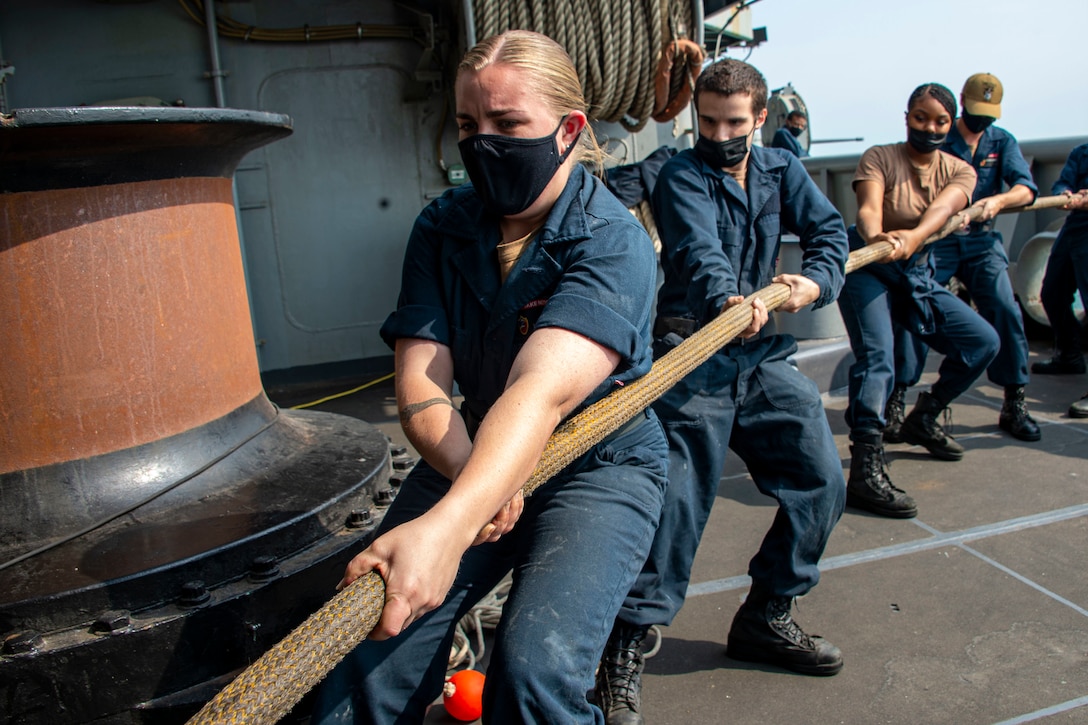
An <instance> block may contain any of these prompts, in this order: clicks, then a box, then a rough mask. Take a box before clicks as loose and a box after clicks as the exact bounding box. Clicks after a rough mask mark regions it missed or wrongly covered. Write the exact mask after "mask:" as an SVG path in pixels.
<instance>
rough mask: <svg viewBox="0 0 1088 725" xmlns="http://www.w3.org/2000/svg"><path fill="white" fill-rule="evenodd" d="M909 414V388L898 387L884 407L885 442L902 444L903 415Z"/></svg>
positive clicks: (893, 389)
mask: <svg viewBox="0 0 1088 725" xmlns="http://www.w3.org/2000/svg"><path fill="white" fill-rule="evenodd" d="M906 412H907V386H906V385H896V386H895V387H894V388H892V395H891V397H890V398H888V403H887V405H885V406H884V422H885V425H884V442H885V443H902V442H903V433H902V431H901V430H900V429H901V428H902V427H903V415H904V414H905V413H906Z"/></svg>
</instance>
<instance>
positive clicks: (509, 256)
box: [495, 227, 540, 284]
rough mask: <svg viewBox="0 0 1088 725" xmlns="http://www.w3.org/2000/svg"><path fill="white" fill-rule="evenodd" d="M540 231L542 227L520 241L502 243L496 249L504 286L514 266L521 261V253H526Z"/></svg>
mask: <svg viewBox="0 0 1088 725" xmlns="http://www.w3.org/2000/svg"><path fill="white" fill-rule="evenodd" d="M539 231H540V227H537V228H536V229H534V230H533V231H531V232H529V233H528V234H526V235H525V236H524V237H522V238H520V239H515V240H514V241H512V242H505V243H501V244H499V246H498V247H496V249H495V251H496V253H497V254H498V259H499V276H500V277H501V278H502V283H503V284H506V278H507V277H509V276H510V272H511V271H512V270H513V269H514V265H515V264H517V263H518V260H519V259H521V253H522V252H524V251H525V248H526V247H528V246H529V242H530V241H532V239H533V237H534V236H535V235H536V233H537V232H539Z"/></svg>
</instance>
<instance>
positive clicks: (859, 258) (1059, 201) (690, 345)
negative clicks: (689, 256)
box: [189, 196, 1069, 725]
mask: <svg viewBox="0 0 1088 725" xmlns="http://www.w3.org/2000/svg"><path fill="white" fill-rule="evenodd" d="M1068 201H1069V199H1068V198H1067V197H1064V196H1050V197H1043V198H1040V199H1037V200H1036V201H1035V203H1034V204H1031V205H1029V206H1025V207H1017V208H1012V209H1005V210H1004V211H1003V212H1002V213H1014V212H1023V211H1038V210H1041V209H1054V208H1058V207H1061V206H1064V205H1065V204H1066V203H1067V202H1068ZM981 212H982V210H981V208H979V207H972V208H969V209H966V210H964V211H962V212H960V213H958V214H956V215H954V216H953V217H952V218H951V219H949V220H948V222H947V223H946V224H945V225H944V226H943V227H942V228H941V229H940V231H938V232H937V233H935V234H933V235H932V236H930V237H929V238H928V239H927V240H926V241H925V244H931V243H933V242H934V241H936V240H938V239H942V238H944V237H946V236H948V235H949V234H951V233H952V232H953V231H954V230H956V229H959V228H960V227H962V226H963V224H964V222H965V220H970V221H976V220H977V219H978V217H979V216H980V214H981ZM892 249H893V247H892V245H891V244H890V243H888V242H880V243H877V244H871V245H869V246H866V247H864V248H862V249H858V250H855V251H853V252H851V253H850V257H849V259H848V261H847V263H846V272H847V273H849V272H852V271H854V270H856V269H859V268H861V267H863V266H865V265H868V264H871V263H873V262H877V261H880V260H882V259H884V258H885V257H887V256H888V255H889V253H890V252H891V251H892ZM789 296H790V288H789V287H788V286H787V285H784V284H779V283H774V284H771V285H769V286H767V287H764V288H763V289H761V290H759V291H757V292H755V293H753V294H751V295H749V296H748V297H747V298H746V299H745V304H741V305H736V306H734V307H730V308H729V309H727V310H726V311H725V312H723V313H722V314H720V315H718V317H717V318H715V319H714V320H713V321H711V322H710V323H708V324H707V325H706V326H704V327H703V328H701V329H700V330H698V331H697V332H695V333H694V334H693V335H692V336H691V337H689V338H688V339H687V340H685V341H684V342H683V343H681V344H680V345H678V346H677V347H675V348H673V349H672V350H671V351H669V352H668V353H667V354H666V355H663V356H662V357H661V358H659V359H658V360H657V361H656V362H655V363H654V365H653V367H652V368H651V369H650V371H649V372H648V373H647V374H646V375H644V376H643V377H641V378H639V379H638V380H636V381H634V382H632V383H630V384H628V385H626V386H624V387H623V388H619V389H618V390H616V391H614V392H613V393H611V394H610V395H609V396H607V397H605V398H603V399H601V400H599V401H598V402H596V403H594V404H593V405H591V406H589V407H588V408H586V409H585V410H583V411H582V412H581V413H579V414H578V415H576V416H573V417H572V418H570V419H569V420H568V421H567V422H565V423H563V424H562V425H561V426H559V427H558V428H557V429H556V430H555V432H554V433H553V434H552V436H551V438H549V440H548V443H547V445H546V447H545V448H544V452H543V454H542V455H541V457H540V462H539V463H538V464H537V466H536V468H535V469H534V471H533V473H532V475H531V476H530V477H529V480H528V481H527V482H526V483H525V486H524V487H523V488H522V491H523V492H524V493H525V495H530V494H532V492H533V491H535V490H536V489H537V488H539V487H540V485H541V484H543V483H544V482H545V481H547V480H549V479H551V478H552V477H553V476H555V475H556V474H557V473H559V472H560V471H561V470H563V469H564V468H565V467H566V466H568V465H569V464H570V463H572V462H573V461H574V460H576V459H577V458H578V457H579V456H581V455H582V454H584V453H585V452H586V451H588V450H589V449H591V448H592V447H593V446H595V445H597V444H598V443H600V442H601V441H602V440H604V438H605V437H606V436H608V435H609V434H610V433H611V432H612V431H614V430H616V429H618V428H619V427H620V426H622V425H623V424H625V423H626V422H627V421H629V420H631V418H633V417H634V416H635V415H637V414H638V413H640V412H642V411H643V410H644V409H645V408H646V407H647V406H649V405H650V403H652V402H653V401H654V400H656V399H657V398H658V397H660V396H661V395H662V394H663V393H664V392H665V391H666V390H668V389H669V388H670V387H672V386H673V385H675V384H676V383H677V382H679V381H680V380H681V379H682V378H683V377H684V376H685V375H687V374H688V373H690V372H691V371H692V370H694V369H695V368H697V367H698V366H699V365H701V364H702V363H704V362H705V361H706V360H708V359H709V358H710V357H711V356H712V355H713V354H714V353H715V352H716V351H718V350H720V349H721V348H722V347H724V346H725V345H726V344H727V343H728V342H729V341H730V340H732V339H733V338H734V337H736V336H737V335H738V334H739V333H740V332H742V331H743V330H744V329H745V328H747V327H748V325H749V324H751V320H752V306H751V302H752V301H753V300H755V299H757V298H758V299H761V300H763V303H764V304H765V305H766V306H767V311H768V312H770V311H771V310H773V309H775V308H777V307H778V306H779V305H781V304H782V303H783V302H785V301H786V300H787V299H789ZM384 604H385V583H384V582H383V581H382V578H381V577H380V576H379V575H378V574H377V572H373V571H372V572H369V573H368V574H366V575H364V576H362V577H360V578H359V579H357V580H356V581H355V582H354V583H352V584H351V585H350V586H348V587H346V588H344V589H343V590H342V591H340V592H339V593H338V594H336V596H334V597H333V598H332V599H331V600H329V602H328V603H326V604H325V605H324V606H322V607H321V609H319V610H318V611H316V612H314V613H313V614H312V615H310V617H308V618H307V619H306V621H304V622H303V623H302V624H300V625H299V626H298V627H297V628H295V630H294V631H292V632H291V633H290V634H289V635H287V637H285V638H284V639H282V640H281V641H280V642H279V643H278V644H276V645H275V646H274V647H272V649H270V650H268V652H266V653H265V654H264V655H262V656H261V657H260V658H258V659H257V661H256V662H254V663H253V664H252V665H250V666H249V667H248V668H246V669H245V670H244V671H243V672H242V673H241V674H239V675H238V677H236V678H235V679H234V680H233V681H232V682H231V683H230V684H229V685H227V686H226V687H225V688H223V690H222V691H221V692H219V694H218V695H216V696H215V697H214V698H213V699H212V700H211V701H210V702H208V703H207V704H206V705H205V706H204V708H203V709H202V710H201V711H200V712H198V713H197V714H196V715H195V716H194V717H193V718H192V719H191V720H190V721H189V723H190V725H207V724H210V723H274V722H277V721H278V720H280V719H281V718H282V717H283V716H284V715H286V714H287V713H288V712H289V711H290V709H291V708H292V707H293V706H294V705H295V703H297V702H298V701H299V700H300V699H302V696H303V695H305V694H306V693H307V692H308V691H309V690H310V689H312V688H313V687H314V686H315V685H317V683H319V682H320V681H321V680H322V679H324V677H325V675H327V674H328V673H329V671H330V670H332V668H333V667H335V666H336V664H337V663H338V662H339V661H340V660H341V659H343V658H344V656H345V655H347V653H348V652H350V651H351V650H352V649H354V648H355V646H356V645H357V644H359V643H360V642H361V641H363V639H365V638H366V636H367V635H368V634H369V633H370V631H371V630H372V629H373V628H374V626H375V625H376V624H377V623H378V620H379V619H380V617H381V613H382V607H383V606H384Z"/></svg>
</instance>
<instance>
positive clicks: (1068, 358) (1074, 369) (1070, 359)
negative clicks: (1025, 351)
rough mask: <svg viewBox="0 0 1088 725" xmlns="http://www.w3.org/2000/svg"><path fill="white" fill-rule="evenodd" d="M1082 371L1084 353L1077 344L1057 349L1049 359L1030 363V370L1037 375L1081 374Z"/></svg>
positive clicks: (1083, 369)
mask: <svg viewBox="0 0 1088 725" xmlns="http://www.w3.org/2000/svg"><path fill="white" fill-rule="evenodd" d="M1084 371H1085V365H1084V354H1083V353H1081V351H1080V348H1079V346H1078V347H1077V348H1072V349H1070V350H1068V351H1066V350H1060V349H1059V350H1058V351H1057V352H1055V353H1054V357H1052V358H1050V359H1049V360H1040V361H1039V362H1036V363H1032V364H1031V372H1033V373H1038V374H1039V375H1083V374H1084Z"/></svg>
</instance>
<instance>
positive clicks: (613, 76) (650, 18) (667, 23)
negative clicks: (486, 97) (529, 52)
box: [473, 0, 703, 132]
mask: <svg viewBox="0 0 1088 725" xmlns="http://www.w3.org/2000/svg"><path fill="white" fill-rule="evenodd" d="M693 1H694V2H698V0H474V6H473V7H474V16H475V19H476V27H475V30H476V37H477V39H483V38H486V37H489V36H491V35H495V34H497V33H502V32H504V31H507V30H513V29H520V30H534V31H536V32H538V33H543V34H544V35H547V36H548V37H550V38H552V39H553V40H555V41H556V42H557V43H559V44H560V45H561V46H563V48H564V49H565V50H566V51H567V54H568V55H570V57H571V60H573V61H574V67H575V68H576V69H577V71H578V77H579V79H581V81H582V88H583V90H584V91H585V95H586V103H587V104H588V105H589V116H590V118H591V119H592V120H600V121H607V122H609V123H620V124H621V125H622V126H623V127H624V128H625V129H627V130H628V131H632V132H634V131H639V130H641V129H642V128H643V127H644V126H645V125H646V122H647V121H648V120H649V119H650V118H651V117H652V118H654V120H656V121H668V120H670V119H672V118H673V117H674V116H676V114H677V113H679V112H680V111H681V110H682V109H683V108H684V107H685V106H686V105H687V101H688V99H690V93H691V86H692V84H693V83H694V78H695V76H697V75H698V71H699V68H700V67H701V64H702V60H703V51H702V49H701V48H700V47H699V45H698V44H696V43H695V42H694V40H692V38H693V37H694V30H695V29H694V28H693V27H692V24H693V20H692V5H691V4H692V2H693Z"/></svg>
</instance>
